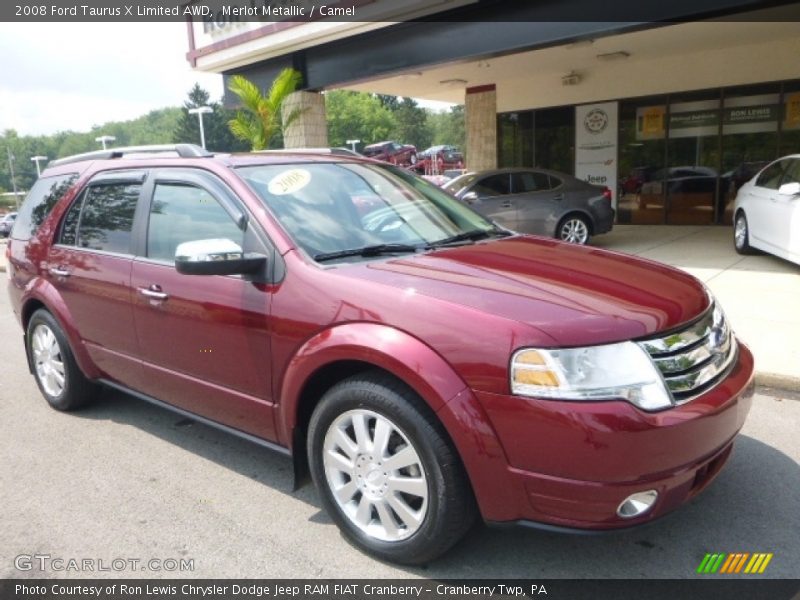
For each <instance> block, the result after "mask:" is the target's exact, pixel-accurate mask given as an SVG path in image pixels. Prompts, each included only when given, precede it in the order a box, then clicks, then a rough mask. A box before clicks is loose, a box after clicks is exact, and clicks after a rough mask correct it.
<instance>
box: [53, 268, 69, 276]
mask: <svg viewBox="0 0 800 600" xmlns="http://www.w3.org/2000/svg"><path fill="white" fill-rule="evenodd" d="M47 270H48V272H49V273H50V275H55V276H56V277H69V276H70V272H69V271H67V270H66V269H64V268H62V267H50V268H49V269H47Z"/></svg>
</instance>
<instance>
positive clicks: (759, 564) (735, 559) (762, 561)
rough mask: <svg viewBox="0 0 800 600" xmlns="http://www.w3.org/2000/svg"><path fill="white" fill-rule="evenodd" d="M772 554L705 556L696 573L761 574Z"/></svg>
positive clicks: (746, 553)
mask: <svg viewBox="0 0 800 600" xmlns="http://www.w3.org/2000/svg"><path fill="white" fill-rule="evenodd" d="M772 556H773V555H772V552H769V553H767V552H754V553H752V554H751V553H749V552H735V553H733V554H725V553H724V552H721V553H718V554H706V555H705V558H703V560H702V561H701V562H700V566H699V567H697V572H698V573H701V574H704V575H707V574H714V573H720V574H725V575H731V574H736V573H742V574H744V573H747V574H750V575H755V574H756V573H763V572H764V571H766V569H767V565H768V564H769V561H771V560H772Z"/></svg>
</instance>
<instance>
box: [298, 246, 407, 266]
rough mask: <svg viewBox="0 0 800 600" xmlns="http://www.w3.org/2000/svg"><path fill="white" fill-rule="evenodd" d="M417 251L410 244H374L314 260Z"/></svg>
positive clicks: (325, 255)
mask: <svg viewBox="0 0 800 600" xmlns="http://www.w3.org/2000/svg"><path fill="white" fill-rule="evenodd" d="M417 250H419V246H411V245H410V244H375V245H374V246H362V247H361V248H348V249H347V250H337V251H335V252H323V253H321V254H315V255H314V260H315V261H317V262H325V261H326V260H334V259H336V258H346V257H348V256H378V255H379V254H393V253H395V252H416V251H417Z"/></svg>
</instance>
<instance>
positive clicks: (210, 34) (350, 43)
mask: <svg viewBox="0 0 800 600" xmlns="http://www.w3.org/2000/svg"><path fill="white" fill-rule="evenodd" d="M340 4H342V3H340ZM556 4H558V6H557V7H555V8H553V7H552V6H551V5H552V3H551V5H548V4H546V3H540V2H511V1H507V0H496V1H492V2H484V1H477V2H476V1H469V0H455V1H451V0H444V1H443V2H439V3H422V2H414V1H410V2H407V3H399V2H392V1H390V0H371V1H368V0H362V1H361V2H354V3H348V5H349V6H354V11H356V15H355V17H354V18H356V19H358V20H353V18H350V19H348V20H332V19H329V18H328V19H319V20H314V21H302V22H300V21H278V22H270V23H263V22H258V21H238V20H235V19H225V18H219V19H217V20H216V21H213V22H209V21H205V22H197V23H193V24H190V28H189V38H190V40H189V41H190V44H189V45H190V51H189V54H188V58H189V60H190V61H191V62H192V64H193V65H194V66H195V68H198V69H201V70H207V71H213V72H219V73H221V74H222V75H223V76H224V77H229V76H231V75H233V74H243V75H245V76H247V77H248V78H250V79H252V80H254V81H256V82H257V83H259V84H261V85H262V86H265V85H268V84H269V82H271V80H272V79H273V78H274V76H275V75H276V74H277V73H278V72H279V71H280V70H281V69H283V68H285V67H293V68H296V69H298V70H299V71H300V72H301V73H302V74H303V79H304V89H303V90H302V91H301V92H298V96H297V98H296V99H294V100H293V101H292V102H293V104H295V105H296V104H300V105H303V106H311V107H313V110H308V111H305V112H304V115H308V117H307V119H306V120H307V121H308V122H306V120H304V119H303V118H301V119H299V120H298V121H296V122H295V124H294V125H293V129H290V130H289V131H288V132H287V145H289V144H291V145H293V146H295V147H299V146H320V145H326V144H327V138H326V136H325V132H324V127H321V126H320V123H321V122H322V120H324V97H323V96H324V91H325V90H330V89H340V88H345V89H352V90H360V91H368V92H375V93H380V94H392V95H400V96H412V97H416V98H423V99H429V100H439V101H446V102H452V103H457V104H464V106H465V118H466V133H467V136H466V148H465V155H466V161H467V167H468V168H469V169H472V170H480V169H486V168H493V167H495V166H540V167H545V168H552V169H557V170H560V171H564V172H567V173H571V174H575V175H576V176H578V177H580V178H582V179H586V180H588V181H592V182H595V183H599V184H603V185H607V186H608V187H610V188H611V189H612V191H613V193H614V198H615V202H616V208H617V211H618V220H619V221H620V222H626V223H674V224H713V223H728V222H730V216H731V206H732V202H733V199H734V197H735V193H736V190H737V188H738V186H739V185H741V183H743V182H744V181H746V180H747V179H748V178H749V177H750V176H751V175H752V174H753V173H754V171H755V170H757V169H758V168H760V166H763V164H765V162H767V161H770V160H772V159H774V158H777V157H778V156H781V155H784V154H788V153H792V152H798V151H800V61H799V60H798V57H800V23H798V14H800V4H796V3H777V4H776V3H771V4H770V7H769V8H763V7H762V4H763V3H759V2H744V1H740V2H736V1H731V0H700V1H699V2H698V1H695V2H672V3H669V5H668V6H666V5H665V3H658V4H657V3H652V6H650V5H648V4H647V3H644V4H642V3H633V2H631V3H627V2H623V3H620V4H617V5H615V6H614V7H613V8H611V9H609V8H608V7H598V6H596V4H597V3H596V2H589V1H588V0H568V1H566V2H560V3H556ZM609 11H613V14H610V13H609ZM575 15H579V16H580V17H579V18H580V19H581V20H568V19H574V18H576V17H575ZM401 21H402V22H401ZM370 141H378V140H370ZM400 141H402V140H400Z"/></svg>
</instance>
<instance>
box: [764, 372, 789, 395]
mask: <svg viewBox="0 0 800 600" xmlns="http://www.w3.org/2000/svg"><path fill="white" fill-rule="evenodd" d="M756 385H762V386H766V387H771V388H777V389H779V390H787V391H790V392H800V377H798V376H796V375H785V374H782V373H765V372H762V371H756Z"/></svg>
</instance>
